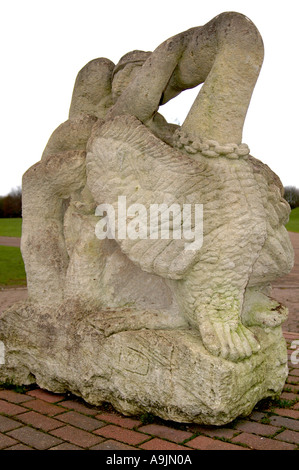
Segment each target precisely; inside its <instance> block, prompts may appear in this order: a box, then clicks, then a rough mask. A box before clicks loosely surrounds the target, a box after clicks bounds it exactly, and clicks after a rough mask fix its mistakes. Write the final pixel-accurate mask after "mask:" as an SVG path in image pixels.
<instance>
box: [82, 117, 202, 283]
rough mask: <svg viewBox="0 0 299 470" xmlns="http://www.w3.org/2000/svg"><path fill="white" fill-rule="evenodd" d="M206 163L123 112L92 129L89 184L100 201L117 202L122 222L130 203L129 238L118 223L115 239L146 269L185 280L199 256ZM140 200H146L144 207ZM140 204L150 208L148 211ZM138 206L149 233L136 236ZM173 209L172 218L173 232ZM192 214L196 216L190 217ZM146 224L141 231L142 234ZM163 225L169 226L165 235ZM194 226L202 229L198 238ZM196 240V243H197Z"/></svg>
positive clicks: (115, 203)
mask: <svg viewBox="0 0 299 470" xmlns="http://www.w3.org/2000/svg"><path fill="white" fill-rule="evenodd" d="M205 167H206V165H205V163H200V162H197V161H195V160H193V159H191V158H190V157H188V156H187V155H185V154H182V153H180V152H179V151H177V150H176V149H174V148H172V147H171V146H169V145H167V144H165V143H164V142H162V141H161V140H160V139H159V138H157V137H155V135H154V134H153V133H152V132H151V131H149V130H148V128H147V127H145V126H144V125H143V124H142V123H141V122H140V121H139V120H138V119H136V118H135V117H133V116H129V115H122V116H117V117H115V118H114V119H113V120H110V121H108V122H106V123H105V124H103V125H101V126H100V127H99V128H97V129H96V131H94V132H93V133H92V136H91V139H90V141H89V143H88V151H87V164H86V168H87V184H88V186H89V188H90V190H91V192H92V194H93V197H94V198H95V201H96V203H97V204H98V205H99V204H109V205H111V206H113V208H114V210H115V219H116V220H118V221H119V220H121V210H120V206H119V201H121V203H124V202H125V204H126V208H127V209H128V220H127V229H128V232H127V236H126V237H124V234H123V233H121V231H119V230H117V227H116V231H115V240H116V241H117V243H118V244H119V246H120V248H121V250H122V251H123V252H124V253H125V254H126V255H127V256H128V257H129V258H130V259H131V260H132V261H133V262H134V263H136V264H138V265H139V266H140V268H141V269H142V270H144V271H147V272H150V273H155V274H158V275H161V276H163V277H167V278H170V279H180V278H181V277H182V276H183V275H184V273H185V272H186V271H187V270H188V269H189V268H190V266H192V265H193V264H194V263H195V262H196V261H197V259H198V256H199V249H200V247H201V242H200V240H199V239H200V232H199V230H200V229H201V227H200V225H199V219H200V209H199V206H197V209H195V207H196V206H195V204H198V205H200V202H201V201H200V195H199V194H200V193H199V190H200V186H201V184H202V180H203V173H204V171H205ZM119 197H121V199H119ZM124 197H125V198H124ZM134 204H142V207H141V206H133V205H134ZM155 204H159V205H160V204H164V206H160V209H161V212H162V216H161V215H159V212H158V213H157V212H155V211H156V210H157V206H152V205H155ZM172 204H175V205H176V206H172V207H173V209H174V212H173V213H172V212H170V213H169V212H168V211H167V210H168V209H169V208H170V206H171V205H172ZM183 205H185V214H184V215H185V217H184V221H185V223H186V225H185V226H184V229H186V230H187V229H188V228H189V229H190V230H191V232H188V233H187V232H186V231H185V230H183V207H184V206H183ZM129 208H130V209H129ZM140 208H145V212H144V209H143V212H142V211H140ZM135 210H136V213H137V217H138V216H140V215H141V212H142V214H143V216H145V218H143V219H142V221H143V222H144V221H146V230H145V231H144V232H143V237H144V238H136V239H132V238H133V237H134V233H133V235H130V236H128V233H129V229H130V230H131V229H132V225H130V224H132V223H133V225H134V224H135V225H134V227H135V228H136V223H137V219H136V218H135V216H136V214H135ZM196 210H198V212H197V215H198V217H199V218H198V219H197V220H196V219H195V215H196V214H195V211H196ZM151 211H152V212H151ZM157 214H158V217H157ZM169 214H170V219H172V220H170V223H169V236H167V225H168V220H169V218H168V216H169ZM172 214H173V217H172V218H171V215H172ZM188 215H189V216H190V215H191V218H189V219H188V217H187V216H188ZM150 216H152V218H150ZM139 220H140V219H139ZM189 221H191V223H190V226H189V227H188V223H189ZM116 225H117V224H116ZM140 227H141V226H140V225H139V227H138V230H135V232H138V233H139V234H140ZM162 229H164V230H166V232H165V233H164V235H163V236H162V234H161V230H162ZM194 229H196V230H197V232H196V235H194V237H193V240H192V233H193V231H194ZM150 230H151V232H150ZM133 232H134V230H133ZM130 233H132V231H131V232H130ZM184 234H185V237H184ZM179 235H181V236H180V238H179ZM163 237H165V238H163ZM187 238H188V239H187ZM193 241H194V242H196V243H195V244H192V243H193Z"/></svg>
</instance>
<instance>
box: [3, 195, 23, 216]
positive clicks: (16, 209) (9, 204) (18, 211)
mask: <svg viewBox="0 0 299 470" xmlns="http://www.w3.org/2000/svg"><path fill="white" fill-rule="evenodd" d="M0 217H1V218H7V219H8V218H13V217H14V218H16V217H22V190H21V188H20V187H18V188H16V189H12V190H11V191H10V193H9V194H7V196H0Z"/></svg>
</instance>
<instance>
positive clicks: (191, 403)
mask: <svg viewBox="0 0 299 470" xmlns="http://www.w3.org/2000/svg"><path fill="white" fill-rule="evenodd" d="M109 313H110V315H111V312H109ZM96 317H97V321H96V322H95V320H94V318H95V314H94V313H93V314H92V315H89V314H88V313H86V312H84V314H83V313H82V312H81V313H80V312H79V310H76V309H70V308H69V309H68V311H67V310H66V309H63V308H62V309H61V310H60V311H58V312H55V313H54V312H53V311H51V312H50V311H48V312H47V311H45V309H37V308H34V307H33V306H31V305H30V303H28V302H23V303H19V304H16V305H14V306H12V307H11V308H10V309H8V310H6V312H4V314H3V315H2V317H1V318H0V340H2V341H3V343H4V345H5V364H4V365H0V382H4V381H10V382H12V383H14V384H18V385H21V384H25V385H26V384H27V385H28V384H30V383H36V384H37V385H38V386H40V387H41V388H45V389H47V390H50V391H52V392H57V393H64V392H67V391H70V392H72V393H73V394H75V395H77V396H80V397H82V398H83V399H84V400H85V401H86V402H88V403H90V404H92V405H101V404H102V403H103V402H110V403H111V404H112V405H113V406H114V407H115V408H116V409H117V410H118V411H120V412H121V413H123V414H125V415H138V414H141V413H144V412H149V413H152V414H154V415H156V416H159V417H161V418H163V419H166V420H173V421H179V422H193V423H200V424H209V425H223V424H226V423H228V422H230V421H232V420H234V419H235V418H237V417H238V416H245V415H248V414H249V413H250V412H251V411H252V409H253V408H254V406H255V405H256V403H257V402H258V401H260V400H261V399H263V398H267V397H273V396H277V395H278V394H280V393H281V391H282V388H283V386H284V383H285V380H286V377H287V374H288V369H287V351H286V344H285V340H284V338H283V336H282V331H281V328H280V327H277V328H274V329H272V328H271V329H269V330H266V329H261V328H257V327H255V328H251V331H253V332H254V334H255V335H256V337H257V339H258V340H259V342H260V344H261V349H260V351H259V352H258V353H257V354H254V355H253V356H251V357H250V358H249V359H246V360H243V361H240V362H237V363H233V362H230V361H227V360H225V359H222V358H219V357H215V356H212V355H211V354H210V353H208V352H207V350H206V349H205V348H204V346H203V345H202V342H201V339H200V336H199V335H197V334H196V333H195V332H194V331H193V330H188V329H186V328H181V329H172V330H171V329H156V330H154V329H151V330H150V329H145V328H143V329H140V330H135V331H133V330H130V331H119V332H116V333H114V334H113V333H112V334H111V328H110V329H109V328H108V329H106V327H104V324H105V321H103V326H102V327H101V318H105V313H101V314H99V315H97V316H96ZM106 324H107V321H106ZM107 331H109V332H108V333H107Z"/></svg>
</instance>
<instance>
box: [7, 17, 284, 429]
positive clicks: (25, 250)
mask: <svg viewBox="0 0 299 470" xmlns="http://www.w3.org/2000/svg"><path fill="white" fill-rule="evenodd" d="M262 61H263V43H262V39H261V37H260V34H259V32H258V31H257V29H256V27H255V26H254V24H253V23H252V22H251V21H250V20H249V19H248V18H247V17H245V16H244V15H241V14H238V13H234V12H227V13H223V14H220V15H218V16H217V17H216V18H214V19H212V20H211V21H210V22H209V23H207V24H206V25H204V26H202V27H195V28H191V29H190V30H188V31H185V32H183V33H181V34H178V35H177V36H174V37H172V38H170V39H168V40H166V41H165V42H164V43H162V44H161V45H160V46H159V47H157V49H155V50H154V51H153V52H144V51H138V50H136V51H132V52H129V53H128V54H126V55H125V56H123V57H122V59H121V60H120V61H119V63H118V64H117V65H116V66H115V65H114V64H113V63H112V62H111V61H110V60H108V59H104V58H100V59H95V60H93V61H91V62H89V63H88V64H87V65H86V66H85V67H84V68H83V69H82V70H81V71H80V72H79V74H78V76H77V79H76V83H75V86H74V91H73V97H72V102H71V106H70V113H69V119H68V120H67V121H66V122H64V123H63V124H62V125H61V126H59V127H58V129H56V130H55V131H54V133H53V134H52V136H51V137H50V139H49V142H48V144H47V146H46V148H45V150H44V153H43V155H42V159H41V161H40V162H38V163H37V164H36V165H34V166H33V167H31V168H30V169H29V170H28V171H27V172H26V173H25V175H24V178H23V233H22V244H21V249H22V254H23V257H24V261H25V266H26V272H27V280H28V293H29V297H28V301H26V302H23V303H20V304H16V305H14V306H12V307H11V308H9V309H8V310H7V311H6V312H5V313H4V314H3V316H2V317H1V319H0V339H1V340H2V341H3V343H4V344H5V351H6V361H5V364H4V365H2V366H0V377H1V380H2V381H3V380H9V381H12V382H14V383H23V384H29V383H32V382H36V383H37V384H38V385H39V386H41V387H44V388H47V389H49V390H52V391H54V392H65V391H71V392H72V393H74V394H77V395H79V396H82V397H83V398H84V399H85V400H86V401H88V402H90V403H92V404H96V405H97V404H101V403H103V402H105V401H108V402H110V403H112V404H113V405H114V406H115V407H116V408H117V409H118V410H120V411H121V412H123V413H125V414H138V413H140V412H144V411H147V412H152V413H154V414H155V415H158V416H160V417H162V418H165V419H172V420H177V421H185V422H198V423H206V424H217V425H219V424H224V423H227V422H229V421H231V420H233V419H235V418H236V417H237V416H240V415H246V414H248V413H250V412H251V410H252V409H253V407H254V406H255V404H256V403H257V402H258V401H259V400H261V399H262V398H265V397H269V396H275V395H277V394H279V393H280V391H281V390H282V387H283V385H284V381H285V379H286V376H287V355H286V346H285V342H284V339H283V337H282V332H281V324H282V322H283V321H284V320H285V318H286V316H287V309H286V308H285V307H284V306H282V305H280V304H279V303H278V302H276V301H275V300H274V299H272V298H271V282H272V281H273V280H274V279H276V278H277V277H279V276H281V275H283V274H285V273H288V272H289V271H290V270H291V268H292V265H293V252H292V246H291V243H290V240H289V237H288V234H287V231H286V229H285V227H284V224H285V223H286V222H287V220H288V216H289V206H288V204H287V202H286V201H285V200H284V199H283V187H282V184H281V182H280V180H279V178H278V176H276V175H275V174H274V173H273V172H272V171H271V170H270V168H269V167H268V166H266V165H265V164H263V163H262V162H261V161H259V160H257V159H255V158H254V157H252V156H251V155H250V154H249V149H248V147H247V145H246V144H244V143H242V130H243V124H244V120H245V116H246V113H247V109H248V106H249V102H250V99H251V95H252V92H253V89H254V86H255V83H256V80H257V78H258V75H259V71H260V68H261V65H262ZM201 83H204V84H203V86H202V88H201V90H200V92H199V94H198V96H197V98H196V100H195V102H194V104H193V106H192V108H191V110H190V112H189V114H188V116H187V118H186V120H185V121H184V123H183V125H182V126H177V125H174V124H169V123H167V122H166V120H165V119H164V118H163V116H162V115H161V114H159V113H158V109H159V106H161V105H163V104H164V103H166V102H168V101H169V100H170V99H172V98H174V97H175V96H177V95H178V94H179V93H181V92H182V91H183V90H185V89H188V88H193V87H195V86H197V85H199V84H201ZM121 198H122V199H121ZM120 201H121V202H122V203H123V202H124V201H125V203H126V204H127V205H129V206H130V207H131V208H133V212H131V213H130V215H129V216H128V219H126V220H125V222H126V223H130V221H131V222H132V220H133V221H134V222H135V228H136V219H135V220H134V217H135V215H136V211H137V212H138V210H137V209H138V208H140V207H142V208H145V210H146V211H149V210H150V205H153V204H156V205H157V204H159V205H161V204H164V206H160V208H164V209H163V210H165V211H166V209H167V208H168V209H169V207H171V205H172V204H174V205H175V206H174V207H182V206H183V205H184V204H185V205H186V204H188V205H189V207H191V208H192V213H190V214H189V215H190V217H191V216H192V217H191V218H190V217H189V222H190V220H191V219H192V220H193V222H192V223H193V225H192V227H191V225H190V227H189V228H192V229H194V228H195V225H194V224H195V222H194V221H195V220H196V213H195V207H196V204H201V205H202V207H203V239H202V240H201V242H200V243H198V244H197V245H195V247H194V246H193V248H192V249H187V248H188V246H187V245H186V239H184V238H183V237H175V236H174V235H175V233H177V232H176V230H177V229H181V228H182V219H181V218H179V219H175V217H173V220H172V221H171V223H170V227H169V237H168V238H167V237H165V238H162V237H159V236H158V232H159V230H160V229H161V228H163V227H162V225H163V223H162V216H161V217H160V219H156V220H159V221H160V222H159V224H158V226H157V227H156V233H155V234H153V233H151V235H152V236H151V237H150V236H149V232H148V231H147V228H146V230H145V232H143V237H141V236H138V235H137V236H136V237H128V236H123V234H121V233H120V230H117V231H116V232H115V233H112V234H111V233H110V235H111V236H110V238H109V237H108V235H107V236H106V237H102V238H101V237H97V236H96V232H97V224H98V223H99V221H101V220H102V221H103V220H104V219H103V212H102V213H99V211H98V212H97V207H99V206H101V205H102V204H106V206H105V207H108V205H109V207H111V208H112V212H113V215H114V216H115V215H116V216H119V217H120V215H121V214H120V211H121V209H120V205H119V202H120ZM165 208H166V209H165ZM162 212H163V211H162ZM167 214H168V215H169V214H170V212H169V211H168V212H167ZM127 215H128V214H127ZM139 215H140V214H139ZM100 216H101V217H100ZM107 220H108V219H107ZM138 220H139V219H138ZM109 221H110V222H111V219H109ZM139 221H140V220H139ZM139 228H140V227H139ZM159 233H160V232H159ZM139 235H140V232H139ZM186 246H187V248H186ZM189 248H190V246H189Z"/></svg>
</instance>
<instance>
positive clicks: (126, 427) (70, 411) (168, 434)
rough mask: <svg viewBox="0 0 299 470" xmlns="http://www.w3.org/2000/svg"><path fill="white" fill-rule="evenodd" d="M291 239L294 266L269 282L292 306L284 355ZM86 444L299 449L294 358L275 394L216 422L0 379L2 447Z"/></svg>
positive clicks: (294, 293)
mask: <svg viewBox="0 0 299 470" xmlns="http://www.w3.org/2000/svg"><path fill="white" fill-rule="evenodd" d="M291 238H292V242H293V244H294V247H295V251H296V265H295V268H294V270H293V271H292V273H291V274H290V275H288V276H286V277H285V278H284V279H282V280H280V281H279V282H278V283H276V284H275V286H274V294H275V295H273V296H274V297H275V298H277V299H278V300H281V301H282V302H283V300H284V301H285V303H286V304H287V305H288V306H289V308H290V318H291V320H290V321H288V322H286V323H285V324H284V329H285V331H284V336H285V338H286V341H287V344H288V346H289V356H291V354H294V353H296V351H295V350H294V349H291V345H292V342H293V341H298V344H299V309H298V307H299V295H298V292H299V269H298V266H299V263H298V253H299V234H293V235H292V234H291ZM295 239H296V240H297V241H296V240H295ZM294 240H295V241H294ZM23 294H24V292H23V293H22V295H23ZM279 296H280V297H279ZM282 297H283V299H282ZM0 310H1V308H0ZM297 357H298V359H299V354H298V355H297V356H296V357H295V358H297ZM87 449H88V450H111V451H114V450H115V451H117V450H138V449H139V450H154V451H159V450H166V451H171V450H178V451H179V450H184V451H191V450H299V364H294V361H293V363H292V362H291V360H289V375H288V379H287V382H286V384H285V387H284V390H283V393H282V394H281V396H280V398H279V399H277V400H265V401H263V402H261V403H259V404H258V405H257V407H256V408H255V409H254V411H253V412H252V413H251V414H250V416H248V417H246V418H243V419H241V418H239V419H237V420H235V421H234V422H233V423H230V424H228V425H226V426H221V427H212V426H199V425H196V424H178V423H172V422H166V421H163V420H161V419H158V418H155V417H153V416H150V415H149V416H141V417H125V416H123V415H121V414H119V413H117V412H116V411H115V410H113V409H112V407H109V406H107V407H92V406H90V405H88V404H86V403H84V402H83V401H82V400H80V399H77V398H76V397H73V396H70V395H57V394H53V393H50V392H48V391H46V390H41V389H39V388H35V389H31V390H27V391H26V390H19V391H17V390H16V389H15V390H8V389H3V388H2V389H1V386H0V450H87Z"/></svg>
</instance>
